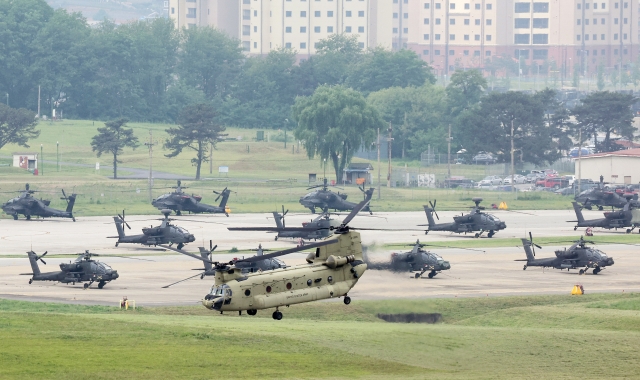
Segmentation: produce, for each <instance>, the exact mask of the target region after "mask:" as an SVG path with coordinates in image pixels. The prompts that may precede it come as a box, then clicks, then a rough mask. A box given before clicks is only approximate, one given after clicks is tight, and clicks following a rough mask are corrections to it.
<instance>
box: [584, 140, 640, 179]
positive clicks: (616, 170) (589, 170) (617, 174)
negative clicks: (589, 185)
mask: <svg viewBox="0 0 640 380" xmlns="http://www.w3.org/2000/svg"><path fill="white" fill-rule="evenodd" d="M580 167H582V169H580ZM638 168H640V148H636V149H627V150H619V151H617V152H607V153H596V154H590V155H588V156H582V162H581V163H577V165H576V177H577V176H578V172H579V171H580V170H582V178H589V179H592V180H594V181H598V179H599V178H600V176H603V177H604V180H605V182H610V183H619V184H632V183H640V170H638Z"/></svg>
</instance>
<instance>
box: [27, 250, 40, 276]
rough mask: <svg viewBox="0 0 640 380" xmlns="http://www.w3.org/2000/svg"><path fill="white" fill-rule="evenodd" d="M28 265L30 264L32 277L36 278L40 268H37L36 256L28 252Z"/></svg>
mask: <svg viewBox="0 0 640 380" xmlns="http://www.w3.org/2000/svg"><path fill="white" fill-rule="evenodd" d="M29 264H31V270H33V275H34V276H37V275H39V274H40V267H39V266H38V256H37V255H36V254H35V253H33V252H29Z"/></svg>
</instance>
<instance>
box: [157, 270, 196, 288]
mask: <svg viewBox="0 0 640 380" xmlns="http://www.w3.org/2000/svg"><path fill="white" fill-rule="evenodd" d="M204 273H206V272H201V273H196V274H195V275H193V276H189V277H187V278H185V279H184V280H180V281H176V282H174V283H173V284H169V285H165V286H163V287H162V288H163V289H166V288H168V287H170V286H173V285H175V284H179V283H181V282H183V281H187V280H190V279H192V278H194V277H198V276H202V275H203V274H204Z"/></svg>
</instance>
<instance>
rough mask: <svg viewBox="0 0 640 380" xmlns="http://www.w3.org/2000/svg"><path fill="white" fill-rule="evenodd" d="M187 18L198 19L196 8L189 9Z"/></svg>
mask: <svg viewBox="0 0 640 380" xmlns="http://www.w3.org/2000/svg"><path fill="white" fill-rule="evenodd" d="M187 18H196V9H195V8H187Z"/></svg>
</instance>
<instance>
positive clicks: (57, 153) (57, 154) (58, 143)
mask: <svg viewBox="0 0 640 380" xmlns="http://www.w3.org/2000/svg"><path fill="white" fill-rule="evenodd" d="M56 171H58V172H59V171H60V142H59V141H56Z"/></svg>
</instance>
